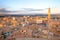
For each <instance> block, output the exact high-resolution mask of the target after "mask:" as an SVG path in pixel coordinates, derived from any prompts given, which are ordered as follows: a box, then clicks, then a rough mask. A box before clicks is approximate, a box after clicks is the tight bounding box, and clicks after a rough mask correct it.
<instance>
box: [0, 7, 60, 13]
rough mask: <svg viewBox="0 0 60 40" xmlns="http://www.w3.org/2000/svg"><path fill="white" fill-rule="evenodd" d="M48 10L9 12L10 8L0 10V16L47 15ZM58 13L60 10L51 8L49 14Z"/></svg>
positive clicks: (23, 9)
mask: <svg viewBox="0 0 60 40" xmlns="http://www.w3.org/2000/svg"><path fill="white" fill-rule="evenodd" d="M47 13H48V9H47V8H46V9H32V8H22V9H20V10H11V9H10V8H0V14H47ZM55 13H60V8H51V14H55Z"/></svg>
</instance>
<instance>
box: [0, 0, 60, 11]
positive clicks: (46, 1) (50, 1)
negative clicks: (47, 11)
mask: <svg viewBox="0 0 60 40" xmlns="http://www.w3.org/2000/svg"><path fill="white" fill-rule="evenodd" d="M59 4H60V0H0V7H1V8H10V9H13V10H19V9H21V8H35V9H44V8H48V7H51V8H55V7H57V8H59V7H60V5H59Z"/></svg>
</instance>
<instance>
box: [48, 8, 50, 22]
mask: <svg viewBox="0 0 60 40" xmlns="http://www.w3.org/2000/svg"><path fill="white" fill-rule="evenodd" d="M50 18H51V10H50V8H48V21H49V20H50Z"/></svg>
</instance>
